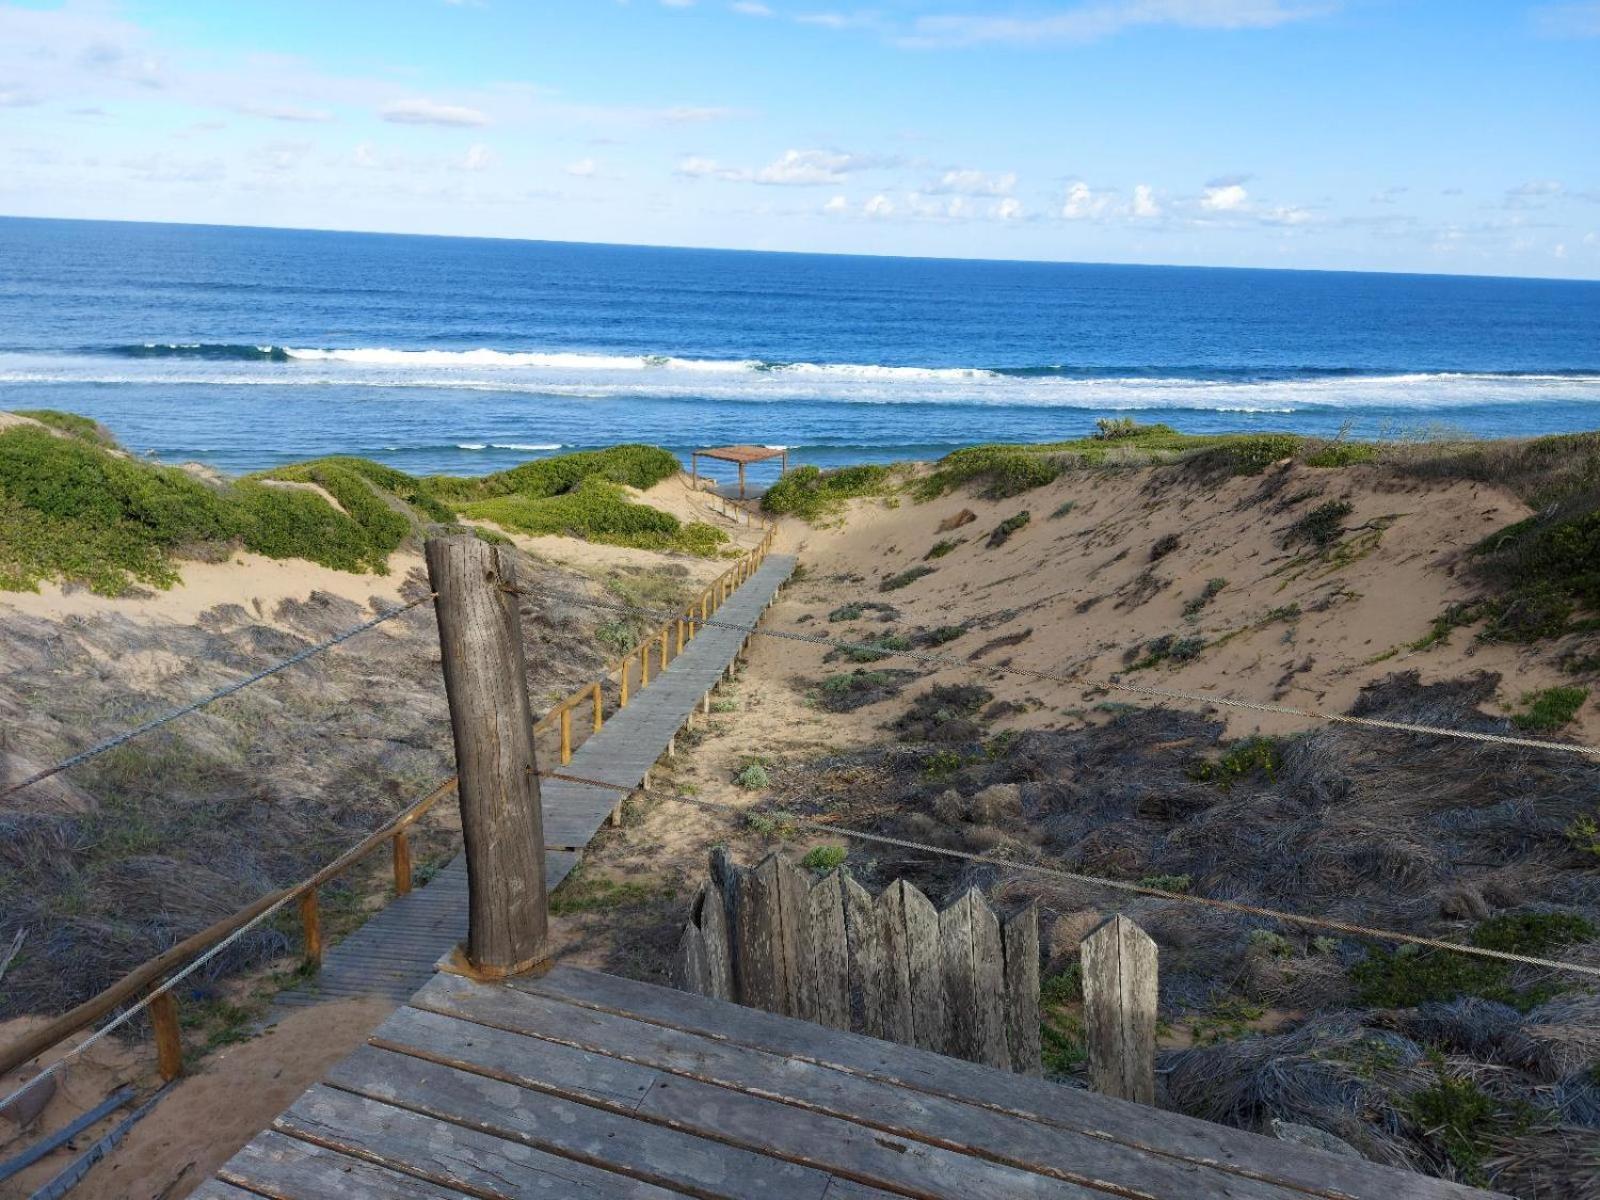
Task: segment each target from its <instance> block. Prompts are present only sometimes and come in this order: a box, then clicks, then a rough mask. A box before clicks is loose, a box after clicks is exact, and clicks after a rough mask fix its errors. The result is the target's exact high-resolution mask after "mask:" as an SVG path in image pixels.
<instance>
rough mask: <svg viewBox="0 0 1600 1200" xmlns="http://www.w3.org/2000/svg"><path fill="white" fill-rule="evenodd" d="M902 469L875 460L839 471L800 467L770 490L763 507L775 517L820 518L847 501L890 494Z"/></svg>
mask: <svg viewBox="0 0 1600 1200" xmlns="http://www.w3.org/2000/svg"><path fill="white" fill-rule="evenodd" d="M902 470H903V468H895V467H885V466H880V465H878V464H875V463H866V464H863V465H862V466H859V467H841V468H839V469H838V470H835V471H824V470H822V469H821V468H820V467H813V466H805V467H796V468H795V469H794V470H792V471H790V472H788V473H787V474H786V475H784V477H783V478H782V479H780V480H778V482H777V483H775V484H773V485H772V486H771V487H770V488H768V489H767V493H766V495H765V496H763V497H762V498H761V507H762V508H764V509H765V510H766V511H767V512H769V513H772V514H773V515H774V516H784V517H800V518H801V519H803V520H806V521H816V520H819V519H821V518H823V517H828V516H832V515H833V514H834V513H836V512H838V511H839V509H840V508H842V507H843V505H844V502H845V501H846V500H853V499H855V498H856V497H858V496H883V495H888V494H889V493H890V492H892V491H894V490H895V487H896V476H897V475H898V474H900V473H901V471H902Z"/></svg>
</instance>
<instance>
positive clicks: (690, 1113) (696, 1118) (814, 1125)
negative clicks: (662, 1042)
mask: <svg viewBox="0 0 1600 1200" xmlns="http://www.w3.org/2000/svg"><path fill="white" fill-rule="evenodd" d="M638 1111H639V1115H640V1116H645V1117H651V1118H654V1119H656V1120H659V1121H662V1122H665V1123H666V1124H668V1125H671V1126H672V1127H673V1128H675V1129H682V1130H685V1131H692V1132H695V1133H698V1134H700V1135H702V1136H705V1137H709V1138H714V1139H716V1140H717V1141H718V1142H722V1143H724V1144H726V1145H727V1146H729V1147H739V1146H744V1147H750V1148H752V1149H756V1148H759V1150H760V1151H761V1152H762V1153H764V1154H768V1155H773V1156H776V1157H779V1158H782V1159H786V1160H788V1161H789V1162H791V1163H795V1164H801V1165H804V1166H806V1167H811V1168H814V1169H816V1170H817V1171H819V1172H827V1173H828V1174H834V1175H846V1176H848V1177H850V1178H852V1179H855V1180H858V1181H859V1182H862V1183H869V1184H872V1185H874V1186H877V1187H885V1188H890V1189H899V1190H902V1191H904V1192H905V1193H906V1194H908V1195H912V1196H918V1197H927V1198H929V1200H973V1197H975V1196H985V1197H987V1196H997V1197H998V1196H1033V1197H1058V1198H1060V1200H1106V1194H1105V1192H1104V1191H1100V1190H1098V1189H1094V1190H1091V1189H1089V1188H1086V1187H1080V1186H1079V1185H1077V1184H1074V1183H1069V1182H1067V1181H1066V1180H1063V1179H1056V1178H1054V1177H1051V1176H1047V1175H1039V1174H1035V1173H1034V1172H1032V1171H1025V1170H1021V1169H1019V1168H1017V1167H1012V1166H1007V1165H1005V1164H1002V1163H996V1162H990V1161H987V1160H984V1159H979V1158H974V1157H972V1156H970V1155H966V1154H961V1153H958V1152H955V1151H951V1150H946V1149H944V1148H942V1147H939V1146H931V1145H928V1144H927V1143H925V1142H918V1141H913V1140H911V1139H909V1138H908V1139H903V1140H901V1139H895V1138H890V1137H887V1136H885V1135H884V1134H882V1133H880V1132H879V1131H877V1130H875V1129H869V1128H865V1127H863V1126H861V1125H858V1124H856V1123H855V1122H853V1121H847V1120H842V1119H840V1118H838V1117H832V1116H828V1115H826V1114H823V1113H818V1112H812V1111H809V1110H807V1109H800V1108H795V1107H794V1106H792V1105H787V1104H783V1103H781V1102H779V1101H777V1100H768V1099H764V1098H763V1097H760V1096H752V1095H749V1094H748V1093H745V1092H741V1091H734V1090H731V1089H728V1088H722V1087H715V1086H713V1085H711V1084H704V1083H699V1082H696V1081H694V1080H690V1079H684V1078H681V1077H677V1078H674V1079H673V1080H672V1081H671V1082H670V1084H669V1083H667V1082H662V1083H658V1084H657V1085H656V1086H655V1087H653V1088H651V1089H650V1094H649V1095H648V1096H646V1097H645V1098H644V1103H642V1104H641V1105H640V1106H639V1110H638ZM824 1178H826V1176H824ZM761 1194H763V1193H761V1192H759V1191H757V1189H755V1188H750V1189H748V1190H747V1191H743V1192H741V1193H740V1195H761Z"/></svg>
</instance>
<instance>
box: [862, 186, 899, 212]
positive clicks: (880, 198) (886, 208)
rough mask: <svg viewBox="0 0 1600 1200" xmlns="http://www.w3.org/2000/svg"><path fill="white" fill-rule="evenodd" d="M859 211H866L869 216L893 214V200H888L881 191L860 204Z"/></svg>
mask: <svg viewBox="0 0 1600 1200" xmlns="http://www.w3.org/2000/svg"><path fill="white" fill-rule="evenodd" d="M861 211H862V212H864V213H866V214H867V216H869V217H888V216H893V215H894V201H892V200H890V199H889V197H887V196H885V195H884V194H883V193H882V192H879V193H878V194H877V195H876V196H874V197H873V198H872V199H871V200H868V201H867V202H866V204H865V205H863V206H862V209H861Z"/></svg>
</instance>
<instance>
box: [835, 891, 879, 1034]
mask: <svg viewBox="0 0 1600 1200" xmlns="http://www.w3.org/2000/svg"><path fill="white" fill-rule="evenodd" d="M839 874H840V877H841V878H842V880H843V883H842V885H841V886H842V889H843V892H844V921H845V932H846V934H847V938H848V942H849V953H850V962H849V987H850V1005H851V1016H852V1023H853V1024H854V1025H855V1027H857V1028H860V1029H864V1030H866V1032H867V1033H868V1034H870V1035H871V1036H873V1037H883V1036H884V1030H883V1005H884V1000H883V987H884V982H883V972H884V960H883V939H882V937H881V935H880V934H879V932H878V916H877V910H876V908H875V907H874V906H873V902H872V896H871V894H870V893H869V892H868V891H867V889H866V888H864V887H862V886H861V885H860V884H859V883H857V882H856V881H855V879H854V878H852V877H851V875H850V874H849V872H848V871H841V872H839Z"/></svg>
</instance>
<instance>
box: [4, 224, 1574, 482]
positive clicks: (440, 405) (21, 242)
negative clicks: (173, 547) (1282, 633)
mask: <svg viewBox="0 0 1600 1200" xmlns="http://www.w3.org/2000/svg"><path fill="white" fill-rule="evenodd" d="M45 407H48V408H64V409H71V410H73V411H76V412H81V413H85V414H87V415H89V416H92V417H96V418H98V419H99V420H101V421H103V422H104V423H105V424H106V425H108V426H109V427H110V428H111V429H112V430H113V431H114V432H115V433H116V434H117V435H118V437H120V438H121V439H122V441H123V442H124V443H125V444H127V445H128V446H129V447H131V448H133V449H135V450H139V451H148V452H152V453H154V454H156V455H158V456H160V457H161V458H163V459H167V460H171V461H182V460H191V459H193V460H199V461H202V462H206V463H210V464H213V465H215V466H217V467H220V468H223V469H225V470H229V471H244V470H251V469H257V468H262V467H268V466H272V465H274V464H276V463H281V462H284V461H288V460H293V459H299V458H305V457H308V456H311V455H317V454H326V453H335V452H340V453H353V454H364V455H370V456H372V457H374V458H378V459H382V460H384V461H386V462H389V463H392V464H394V465H395V466H398V467H402V468H404V469H406V470H410V471H416V472H425V471H449V472H458V473H475V472H481V471H488V470H494V469H497V468H500V467H503V466H507V465H510V464H512V463H515V462H518V461H522V460H524V459H527V458H530V457H535V456H538V455H541V454H546V453H553V452H555V451H556V450H557V449H558V448H560V449H572V448H581V447H586V446H597V445H606V444H610V443H613V442H617V441H622V440H639V441H649V442H656V443H659V444H661V445H665V446H667V447H669V448H672V449H674V450H678V451H685V452H686V451H687V450H688V449H689V448H691V447H693V446H707V445H716V444H722V443H726V442H757V443H763V444H769V445H786V446H789V447H791V448H792V450H793V451H794V457H795V458H797V459H798V460H799V461H802V462H816V463H821V464H824V465H833V464H838V463H845V462H857V461H885V460H890V459H895V458H905V457H922V458H928V457H935V456H938V455H940V454H943V453H945V452H947V451H948V450H950V449H952V448H954V447H956V446H961V445H967V444H970V443H972V442H976V441H985V440H1010V441H1046V440H1054V439H1059V438H1063V437H1071V436H1077V435H1080V434H1082V433H1084V432H1086V431H1087V430H1089V429H1090V428H1092V426H1093V423H1094V420H1095V418H1097V417H1102V416H1115V415H1132V416H1135V417H1137V418H1138V419H1140V420H1144V421H1166V422H1168V423H1170V424H1172V425H1175V426H1177V427H1178V428H1180V429H1184V430H1191V431H1199V432H1205V431H1219V430H1238V429H1286V430H1297V431H1305V432H1317V433H1326V434H1332V433H1335V432H1337V431H1339V430H1340V429H1348V430H1349V432H1350V433H1351V434H1352V435H1354V436H1360V437H1376V436H1380V435H1381V436H1410V435H1418V434H1427V433H1429V432H1433V431H1437V430H1440V429H1447V430H1452V431H1456V432H1466V433H1471V434H1477V435H1485V436H1503V435H1523V434H1535V433H1546V432H1554V431H1570V430H1578V429H1593V428H1597V427H1600V283H1581V282H1557V281H1541V280H1528V279H1488V278H1464V277H1446V276H1422V275H1377V274H1358V273H1347V274H1346V273H1329V272H1309V271H1258V270H1213V269H1204V268H1189V267H1129V266H1103V265H1084V264H1046V263H1021V262H979V261H957V260H942V259H893V258H862V257H847V256H832V255H799V254H766V253H754V252H742V251H717V250H674V249H654V248H646V247H634V246H603V245H574V244H564V243H555V242H513V241H496V240H488V239H483V240H479V239H460V238H431V237H402V236H391V235H382V234H350V233H321V232H308V231H291V230H268V229H230V228H217V227H205V226H180V225H143V224H122V223H101V222H71V221H38V220H23V219H0V409H12V408H45Z"/></svg>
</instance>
